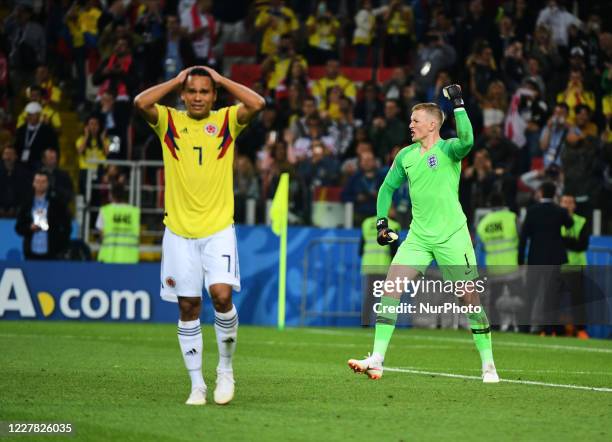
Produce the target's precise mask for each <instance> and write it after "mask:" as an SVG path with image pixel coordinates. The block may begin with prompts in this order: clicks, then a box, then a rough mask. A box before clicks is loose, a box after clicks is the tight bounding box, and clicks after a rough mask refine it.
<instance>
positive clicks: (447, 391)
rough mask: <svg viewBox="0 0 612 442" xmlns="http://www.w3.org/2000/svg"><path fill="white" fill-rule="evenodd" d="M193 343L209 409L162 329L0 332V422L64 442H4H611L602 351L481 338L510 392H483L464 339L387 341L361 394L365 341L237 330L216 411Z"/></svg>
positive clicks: (607, 365) (407, 333)
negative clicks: (57, 430) (381, 364)
mask: <svg viewBox="0 0 612 442" xmlns="http://www.w3.org/2000/svg"><path fill="white" fill-rule="evenodd" d="M203 330H204V354H205V356H204V371H205V373H204V375H205V379H206V382H207V384H208V387H209V392H208V397H209V404H207V405H205V406H203V407H188V406H186V405H184V404H183V402H184V401H185V399H186V398H187V396H188V393H189V378H188V376H187V373H186V371H185V369H184V367H183V361H182V358H181V355H180V351H179V348H178V343H177V338H176V328H175V326H174V325H171V324H163V325H162V324H109V323H91V322H90V323H79V322H43V321H40V322H26V321H20V322H13V321H3V322H1V323H0V348H1V349H2V350H1V351H0V421H5V422H7V421H42V422H59V421H66V422H72V423H73V425H74V428H75V431H76V434H75V437H72V438H68V437H66V436H60V437H55V436H39V437H34V436H20V437H16V438H13V437H10V438H6V440H13V439H15V440H84V441H109V440H112V441H149V440H150V441H177V442H178V441H180V442H185V441H191V440H193V441H195V440H198V441H202V440H207V441H225V440H241V441H242V440H295V441H299V440H320V441H331V440H348V439H354V440H380V441H386V440H396V441H398V440H405V441H413V440H436V441H439V440H491V441H499V440H512V441H517V440H538V441H543V440H546V441H548V440H551V441H557V440H580V441H585V440H587V441H599V440H601V441H609V440H612V419H611V418H610V416H612V342H610V341H600V340H590V341H587V342H584V341H578V340H575V339H569V338H543V337H534V336H526V335H516V334H501V333H494V335H493V348H494V352H495V356H496V363H497V367H498V371H499V374H500V376H501V377H502V379H508V380H516V381H520V382H517V383H510V382H502V383H500V384H497V385H483V384H482V383H481V382H480V381H479V380H477V379H473V378H472V377H479V375H480V371H479V367H480V361H479V358H478V355H477V353H476V350H475V349H474V346H473V344H472V341H471V337H470V336H469V333H468V332H467V331H452V330H449V331H441V330H398V331H397V333H396V336H394V339H393V340H392V343H391V347H390V349H389V353H388V354H387V361H386V366H387V367H391V368H396V369H398V370H403V371H386V372H385V375H384V376H383V378H382V379H381V380H380V381H370V380H369V379H367V377H366V376H363V375H355V374H353V373H352V372H351V371H350V370H349V369H348V367H347V366H346V361H347V359H349V358H351V357H362V356H364V355H365V354H366V352H367V351H368V350H369V349H370V348H371V343H372V330H363V329H349V328H343V329H340V328H339V329H289V330H286V331H285V332H278V331H276V330H274V329H271V328H260V327H246V326H241V327H240V329H239V338H238V350H237V354H236V357H235V363H234V370H235V377H236V380H237V383H236V397H235V399H234V401H233V402H232V403H231V404H230V405H228V406H223V407H222V406H217V405H215V404H214V403H213V401H212V390H213V388H214V379H215V377H214V371H215V366H216V363H217V348H216V341H215V339H214V331H213V329H212V327H211V326H210V325H208V326H205V327H203ZM422 372H425V373H422ZM445 374H449V375H460V376H462V377H448V376H445ZM526 381H533V382H536V383H543V384H555V385H540V384H528V383H522V382H526ZM568 386H569V387H568ZM577 386H583V387H595V388H600V389H601V390H591V389H580V388H576V387H577Z"/></svg>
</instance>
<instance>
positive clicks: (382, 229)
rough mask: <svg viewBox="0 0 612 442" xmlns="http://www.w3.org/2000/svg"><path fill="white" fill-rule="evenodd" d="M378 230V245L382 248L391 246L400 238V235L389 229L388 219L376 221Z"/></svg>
mask: <svg viewBox="0 0 612 442" xmlns="http://www.w3.org/2000/svg"><path fill="white" fill-rule="evenodd" d="M376 230H378V236H377V237H376V241H378V244H380V245H381V246H386V245H388V244H391V243H392V242H393V241H395V240H397V239H398V238H399V236H398V234H397V233H395V232H394V231H393V230H391V229H390V228H389V223H388V222H387V218H379V219H378V220H376Z"/></svg>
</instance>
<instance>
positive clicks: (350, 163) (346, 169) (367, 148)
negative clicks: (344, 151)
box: [341, 139, 380, 182]
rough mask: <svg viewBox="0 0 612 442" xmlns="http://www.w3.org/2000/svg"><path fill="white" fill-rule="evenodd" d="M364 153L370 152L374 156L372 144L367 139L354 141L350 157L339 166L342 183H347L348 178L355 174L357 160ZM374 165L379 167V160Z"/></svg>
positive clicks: (357, 165)
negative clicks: (353, 148) (353, 149)
mask: <svg viewBox="0 0 612 442" xmlns="http://www.w3.org/2000/svg"><path fill="white" fill-rule="evenodd" d="M364 152H370V153H372V154H373V155H374V147H373V146H372V142H371V141H370V140H367V139H364V140H358V141H356V145H355V151H354V152H351V154H352V156H350V157H349V158H347V159H345V160H344V162H343V163H342V166H341V170H342V174H343V181H344V182H346V181H347V179H348V177H350V176H352V175H355V174H356V173H357V171H358V170H359V158H361V155H362V154H363V153H364ZM375 157H376V156H375ZM376 165H377V166H379V167H380V160H378V159H376Z"/></svg>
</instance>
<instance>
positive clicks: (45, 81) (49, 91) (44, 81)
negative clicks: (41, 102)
mask: <svg viewBox="0 0 612 442" xmlns="http://www.w3.org/2000/svg"><path fill="white" fill-rule="evenodd" d="M34 84H35V85H36V86H38V87H40V88H42V90H43V92H42V93H41V97H44V98H45V100H46V101H47V104H48V105H50V106H57V105H59V104H60V101H61V99H62V90H61V89H60V88H59V87H57V86H56V85H55V83H54V81H53V78H51V74H50V73H49V66H47V65H45V64H42V65H40V66H38V67H37V68H36V75H35V77H34ZM30 94H31V88H28V89H26V98H28V99H29V100H30V101H37V100H33V99H32V96H31V95H30Z"/></svg>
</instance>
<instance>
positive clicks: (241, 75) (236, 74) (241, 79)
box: [231, 64, 261, 87]
mask: <svg viewBox="0 0 612 442" xmlns="http://www.w3.org/2000/svg"><path fill="white" fill-rule="evenodd" d="M231 77H232V80H234V81H237V82H238V83H242V84H244V85H246V86H248V87H251V86H253V84H254V83H255V82H256V81H258V80H260V79H261V66H260V65H258V64H234V65H232V69H231Z"/></svg>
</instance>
